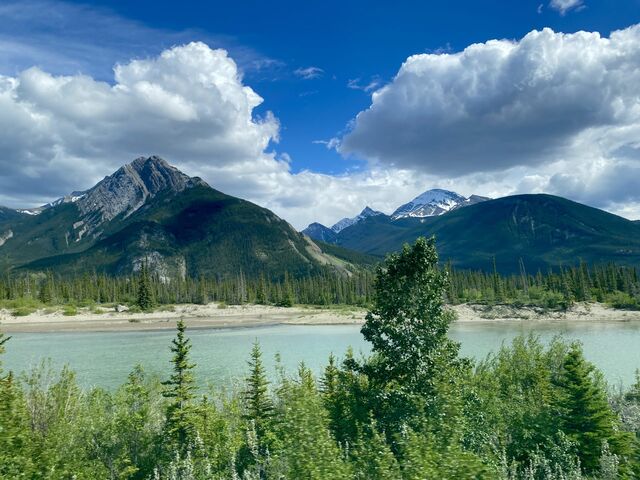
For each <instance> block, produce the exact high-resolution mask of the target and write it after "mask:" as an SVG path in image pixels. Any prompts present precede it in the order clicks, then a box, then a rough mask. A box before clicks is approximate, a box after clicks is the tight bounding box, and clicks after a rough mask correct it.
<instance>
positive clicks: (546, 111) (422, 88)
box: [340, 26, 640, 175]
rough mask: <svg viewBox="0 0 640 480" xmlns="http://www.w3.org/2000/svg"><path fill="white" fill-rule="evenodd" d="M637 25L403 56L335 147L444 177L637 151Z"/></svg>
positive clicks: (639, 82) (639, 78)
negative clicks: (393, 73)
mask: <svg viewBox="0 0 640 480" xmlns="http://www.w3.org/2000/svg"><path fill="white" fill-rule="evenodd" d="M639 47H640V27H639V26H633V27H630V28H628V29H626V30H621V31H616V32H613V33H612V34H611V36H610V38H604V37H602V36H601V35H600V34H598V33H588V32H578V33H575V34H563V33H555V32H553V31H552V30H550V29H544V30H543V31H533V32H531V33H529V34H528V35H526V36H525V37H524V38H523V39H522V40H520V41H518V42H514V41H508V40H492V41H489V42H486V43H483V44H475V45H471V46H469V47H467V48H466V49H465V50H464V51H462V52H460V53H456V54H444V55H433V54H423V55H414V56H412V57H409V58H408V59H407V61H406V62H405V63H404V64H403V65H402V67H401V68H400V71H399V72H398V74H397V75H396V77H395V78H394V79H393V81H392V82H391V83H389V84H388V85H386V86H384V87H383V88H381V89H380V90H378V91H376V92H375V93H374V94H373V97H372V104H371V106H370V107H369V108H368V109H367V110H365V111H363V112H361V113H359V114H358V115H357V117H356V119H355V122H354V127H353V130H352V131H351V132H350V133H348V134H347V135H346V136H345V137H344V138H343V140H342V142H341V147H340V150H341V152H343V153H345V154H357V155H361V156H364V157H365V158H368V159H369V160H371V161H372V162H374V163H375V162H379V163H383V164H392V165H395V166H398V167H401V168H412V169H419V170H423V171H427V172H429V173H434V174H442V175H462V174H466V173H471V172H478V171H490V170H499V169H504V168H509V167H513V166H516V165H527V166H532V165H541V164H545V163H549V162H553V161H557V160H562V159H568V158H572V157H574V158H575V157H582V156H583V154H584V153H585V152H588V153H589V155H590V156H593V155H594V153H596V154H597V155H600V156H611V155H613V154H615V152H616V151H619V150H620V149H623V148H627V149H630V150H632V151H633V152H634V154H635V151H636V150H637V146H638V142H637V139H638V134H639V133H640V100H639V99H640V55H639V54H638V52H639V51H640V48H639Z"/></svg>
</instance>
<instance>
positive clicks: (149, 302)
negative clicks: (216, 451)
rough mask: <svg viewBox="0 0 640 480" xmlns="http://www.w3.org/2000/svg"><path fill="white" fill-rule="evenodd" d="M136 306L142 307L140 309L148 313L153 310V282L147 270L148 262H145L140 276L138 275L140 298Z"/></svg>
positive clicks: (141, 267)
mask: <svg viewBox="0 0 640 480" xmlns="http://www.w3.org/2000/svg"><path fill="white" fill-rule="evenodd" d="M136 304H137V305H138V307H140V309H142V310H144V311H148V310H151V309H152V308H153V294H152V292H151V280H150V278H149V271H148V269H147V263H146V262H143V263H142V265H141V266H140V274H139V275H138V296H137V300H136Z"/></svg>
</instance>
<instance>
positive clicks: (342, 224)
mask: <svg viewBox="0 0 640 480" xmlns="http://www.w3.org/2000/svg"><path fill="white" fill-rule="evenodd" d="M377 215H384V213H382V212H378V211H376V210H373V209H372V208H369V207H365V208H364V210H362V212H360V213H359V214H358V215H356V216H355V217H352V218H343V219H342V220H340V221H339V222H337V223H336V224H335V225H333V226H332V227H331V230H333V231H334V232H335V233H339V232H341V231H342V230H344V229H345V228H347V227H350V226H351V225H355V224H356V223H359V222H361V221H362V220H365V219H367V218H369V217H375V216H377Z"/></svg>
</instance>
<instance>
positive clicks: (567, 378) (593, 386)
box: [557, 345, 630, 474]
mask: <svg viewBox="0 0 640 480" xmlns="http://www.w3.org/2000/svg"><path fill="white" fill-rule="evenodd" d="M594 370H595V367H594V366H593V365H592V364H590V363H589V362H587V361H586V360H585V358H584V356H583V354H582V349H581V348H580V347H579V346H577V345H573V346H572V348H571V350H570V351H569V352H568V353H567V354H566V356H565V358H564V362H563V365H562V370H561V373H560V376H559V378H558V380H557V386H558V387H559V396H558V400H557V408H558V410H559V412H560V427H561V429H562V431H563V432H564V433H565V434H566V435H567V436H568V437H569V439H571V440H572V441H574V442H575V443H576V445H577V451H578V455H579V457H580V462H581V465H582V466H583V468H584V470H585V472H586V473H588V474H593V473H595V472H596V471H597V469H598V468H599V465H600V463H599V462H600V455H601V453H602V448H603V444H604V443H605V442H606V443H607V444H608V445H609V447H610V448H611V451H612V452H613V453H615V454H618V455H623V456H624V455H627V454H629V451H630V443H629V439H628V437H627V436H626V435H625V434H624V433H622V432H619V431H618V425H617V423H618V420H617V418H616V417H615V414H614V412H613V411H612V409H611V407H610V406H609V403H608V401H607V394H606V391H605V390H604V388H603V387H602V386H601V385H599V384H598V382H597V381H596V379H595V378H594Z"/></svg>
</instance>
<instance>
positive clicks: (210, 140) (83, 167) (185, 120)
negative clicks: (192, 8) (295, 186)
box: [0, 43, 279, 200]
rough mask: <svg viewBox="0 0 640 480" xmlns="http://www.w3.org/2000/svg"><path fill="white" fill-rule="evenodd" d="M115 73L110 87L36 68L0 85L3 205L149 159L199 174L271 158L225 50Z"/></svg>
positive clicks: (270, 133) (266, 131) (192, 47)
mask: <svg viewBox="0 0 640 480" xmlns="http://www.w3.org/2000/svg"><path fill="white" fill-rule="evenodd" d="M114 73H115V76H114V83H113V84H108V83H105V82H99V81H96V80H94V79H93V78H91V77H88V76H84V75H74V76H54V75H51V74H49V73H47V72H45V71H43V70H41V69H39V68H35V67H34V68H30V69H27V70H25V71H23V72H22V73H21V74H19V75H18V76H16V77H7V76H0V171H1V172H2V174H1V176H0V191H2V196H3V197H4V199H11V198H23V195H24V192H25V191H29V192H31V193H32V195H34V196H35V195H41V196H45V195H47V194H53V193H54V192H57V193H60V191H66V190H69V189H70V188H79V187H82V186H89V185H90V184H91V183H92V182H94V181H95V180H96V179H97V178H98V177H100V176H102V175H104V174H106V173H110V171H111V170H112V169H114V168H116V167H117V166H119V165H120V164H122V163H124V162H125V161H128V160H130V159H132V158H133V157H135V156H137V155H143V154H150V153H157V154H160V155H162V156H165V157H166V158H168V159H176V160H178V161H180V162H182V163H183V164H187V165H191V166H192V168H194V169H196V170H200V169H202V168H205V167H206V166H207V165H209V164H212V163H213V164H215V165H218V166H224V165H229V164H251V163H252V162H254V161H256V159H259V158H261V157H262V156H265V155H266V156H267V157H269V156H268V155H267V154H265V153H264V152H265V150H266V149H267V146H268V145H269V143H270V142H273V141H277V139H278V130H279V125H278V121H277V120H276V119H275V117H274V116H273V115H272V114H271V113H269V112H267V113H266V114H265V116H264V117H263V118H256V117H255V116H253V113H252V112H253V109H254V108H255V107H257V106H258V105H259V104H260V103H262V98H260V96H259V95H257V94H256V93H255V92H254V91H253V90H252V89H251V88H249V87H247V86H245V85H243V84H242V81H241V79H240V75H239V72H238V69H237V67H236V64H235V63H234V61H233V60H232V59H230V58H229V57H228V55H227V53H226V52H225V51H224V50H220V49H217V50H213V49H211V48H209V47H208V46H207V45H205V44H203V43H190V44H188V45H184V46H180V47H174V48H171V49H169V50H165V51H164V52H162V54H161V55H159V56H158V57H155V58H149V59H141V60H133V61H131V62H129V63H126V64H121V65H117V66H116V67H115V69H114ZM269 159H270V161H273V162H276V160H275V159H273V158H271V157H269ZM0 200H1V199H0Z"/></svg>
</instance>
